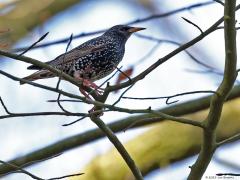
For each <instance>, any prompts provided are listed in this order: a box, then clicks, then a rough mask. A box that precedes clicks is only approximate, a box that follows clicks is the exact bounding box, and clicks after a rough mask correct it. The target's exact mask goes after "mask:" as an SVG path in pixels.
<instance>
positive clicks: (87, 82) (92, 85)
mask: <svg viewBox="0 0 240 180" xmlns="http://www.w3.org/2000/svg"><path fill="white" fill-rule="evenodd" d="M77 79H79V80H81V81H82V83H83V86H86V87H90V88H93V89H94V90H95V91H96V93H97V94H98V95H100V94H102V93H103V88H100V87H98V86H97V85H96V84H95V83H93V82H91V81H90V80H88V79H84V78H81V77H77Z"/></svg>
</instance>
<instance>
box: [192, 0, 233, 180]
mask: <svg viewBox="0 0 240 180" xmlns="http://www.w3.org/2000/svg"><path fill="white" fill-rule="evenodd" d="M235 7H236V0H226V1H225V7H224V34H225V68H224V77H223V80H222V83H221V84H220V86H219V88H218V89H217V93H218V94H217V95H216V94H215V95H213V97H212V99H211V105H210V110H209V114H208V117H207V119H206V120H205V122H204V124H205V127H206V128H205V129H204V132H203V144H202V148H201V151H200V154H199V156H198V158H197V161H196V162H195V164H194V165H193V166H192V167H191V172H190V174H189V177H188V179H189V180H198V179H199V180H200V179H201V177H202V176H203V173H204V172H205V170H206V169H207V167H208V164H209V163H210V161H211V158H212V156H213V153H214V151H215V147H216V128H217V125H218V123H219V120H220V117H221V112H222V107H223V104H224V102H225V100H226V98H227V97H228V95H229V93H230V91H231V89H232V87H233V85H234V82H235V79H236V77H237V71H236V64H237V52H236V28H235V23H236V22H235Z"/></svg>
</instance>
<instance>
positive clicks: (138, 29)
mask: <svg viewBox="0 0 240 180" xmlns="http://www.w3.org/2000/svg"><path fill="white" fill-rule="evenodd" d="M144 29H146V28H141V27H131V28H130V29H128V32H130V33H134V32H137V31H142V30H144Z"/></svg>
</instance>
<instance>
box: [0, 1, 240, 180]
mask: <svg viewBox="0 0 240 180" xmlns="http://www.w3.org/2000/svg"><path fill="white" fill-rule="evenodd" d="M199 3H201V4H199ZM194 4H198V5H199V6H197V7H192V8H186V9H185V10H182V11H181V12H178V13H174V14H173V15H170V16H166V17H163V18H154V19H149V20H147V21H144V22H140V23H134V24H133V26H139V27H145V28H147V29H146V30H145V31H141V32H139V33H138V34H137V35H134V36H132V37H131V38H130V39H129V41H128V42H127V44H126V52H125V56H124V59H123V61H122V62H121V64H120V66H122V70H129V69H130V70H132V71H133V73H132V74H131V77H134V76H136V75H137V74H139V73H140V72H142V71H143V70H144V69H146V68H147V67H148V66H150V65H151V64H152V63H154V62H156V61H157V60H158V59H159V58H161V57H163V56H165V55H166V54H168V53H170V52H171V51H173V50H174V49H176V48H177V47H178V46H177V45H176V44H172V43H166V42H164V41H163V42H161V41H156V40H151V39H149V38H143V37H142V35H144V36H147V37H152V38H155V39H159V40H171V41H175V42H178V43H180V44H184V43H186V42H188V41H189V40H191V39H193V38H194V37H196V36H197V35H199V33H200V32H199V30H198V29H197V28H196V27H194V26H192V25H191V24H189V23H187V22H186V21H184V20H183V19H182V17H184V18H187V19H189V20H191V21H192V22H194V23H196V24H197V25H198V26H199V27H200V28H201V29H202V30H203V31H204V30H206V29H207V28H209V27H210V26H211V25H212V24H213V23H215V22H216V21H217V20H218V19H219V18H220V17H222V15H223V6H222V5H220V4H219V3H216V2H214V1H206V0H193V1H173V0H172V1H167V0H68V1H67V0H61V1H57V0H41V1H39V0H12V1H11V0H0V30H1V33H0V48H1V49H4V50H8V51H11V52H16V50H17V49H19V48H22V47H28V46H30V45H31V44H33V43H34V42H36V41H37V40H38V39H39V38H40V37H41V36H43V35H44V34H45V33H47V32H49V34H48V35H47V37H46V38H44V40H43V41H41V42H40V43H39V44H38V45H41V44H45V43H49V42H53V41H57V40H61V39H68V38H69V37H70V35H71V34H73V36H76V35H79V34H82V33H88V32H95V31H99V30H106V29H108V28H110V27H111V26H114V25H117V24H126V23H129V22H132V21H135V20H138V19H142V18H145V17H149V16H152V15H155V14H162V13H166V12H170V11H173V10H176V9H180V8H184V7H189V6H192V5H194ZM238 17H239V13H237V17H236V18H237V19H238ZM99 35H100V34H99V33H98V34H94V35H92V36H84V37H81V38H74V39H73V40H72V43H71V46H70V49H71V48H73V47H76V46H78V45H79V44H81V43H83V42H85V41H86V40H89V39H91V38H93V37H96V36H99ZM66 46H67V42H64V43H56V44H54V45H51V46H46V47H42V48H35V49H31V50H30V51H28V52H27V53H26V54H25V55H26V56H28V57H31V58H35V59H37V60H41V61H43V62H44V61H49V60H52V59H54V58H55V57H56V56H58V55H59V54H62V53H64V52H65V50H66ZM188 51H189V52H190V53H191V54H192V55H193V56H194V57H195V58H196V59H198V60H199V61H201V62H203V63H205V64H207V65H209V66H211V67H214V69H209V68H206V67H204V66H202V65H200V64H199V63H196V62H195V61H193V59H192V58H191V57H189V56H188V55H187V54H186V53H185V52H181V53H180V54H178V55H176V56H174V57H173V58H171V60H169V61H167V62H166V63H164V64H162V65H161V66H159V68H157V69H156V70H154V71H153V72H152V73H151V74H150V75H148V76H147V77H146V78H144V79H143V80H142V81H140V82H138V83H137V84H136V85H135V86H134V87H133V88H131V89H130V90H129V91H128V92H127V94H126V96H131V97H156V96H169V95H174V94H177V93H182V92H187V91H197V90H215V89H216V88H217V87H218V85H219V83H220V82H221V80H222V72H223V66H224V38H223V30H217V31H215V32H213V33H212V34H210V35H209V36H207V37H206V38H204V39H203V40H202V41H200V42H198V43H197V44H196V45H194V46H193V47H191V48H189V49H188ZM28 65H29V64H27V63H23V62H20V61H15V60H13V59H8V58H4V57H0V68H1V70H3V71H6V72H8V73H10V74H13V75H15V76H17V77H24V76H26V75H29V74H30V73H31V71H28V70H26V67H27V66H28ZM104 80H106V79H103V80H100V81H98V82H97V84H101V83H102V82H103V81H104ZM116 80H117V75H116V76H115V77H114V78H113V79H111V80H110V83H111V84H115V83H116ZM57 81H58V79H57V78H53V79H49V80H39V81H38V83H42V84H45V85H49V86H52V87H55V86H56V84H57ZM0 82H1V85H0V96H1V97H2V99H3V101H4V102H5V104H6V106H7V107H8V109H9V110H10V111H11V112H40V111H60V108H59V107H58V105H57V103H49V102H47V100H54V99H56V98H57V96H58V94H56V93H53V92H48V91H46V90H42V89H39V88H36V87H33V86H30V85H23V86H19V83H18V82H15V81H12V80H10V79H8V78H6V77H4V76H2V75H0ZM60 86H61V89H64V90H66V91H68V92H71V93H74V94H79V91H78V89H77V88H76V87H75V86H73V85H72V84H70V83H68V82H61V84H60ZM121 92H122V91H120V92H116V93H113V94H112V95H111V96H110V97H109V99H108V101H107V103H108V104H111V103H113V102H115V101H116V100H117V99H118V97H119V96H120V95H121ZM203 96H206V94H194V95H193V94H192V95H188V96H182V97H179V98H178V100H179V102H178V103H182V102H185V101H188V100H192V99H196V98H199V97H203ZM63 106H64V107H65V108H66V109H67V110H69V111H72V112H84V113H86V112H87V111H88V110H89V109H91V106H90V105H86V104H82V103H63ZM118 106H120V107H128V108H147V107H149V106H151V107H152V108H153V109H159V108H163V107H166V106H167V105H166V103H165V100H152V101H136V100H135V101H134V100H126V99H123V100H122V101H121V102H120V103H119V104H118ZM234 107H236V108H237V106H234ZM4 114H5V111H4V109H3V108H2V107H0V115H4ZM126 117H129V115H128V114H124V113H117V112H109V113H105V114H104V116H103V118H102V119H103V120H104V122H106V123H110V122H114V121H117V120H120V119H124V118H126ZM204 117H205V116H204V114H201V113H200V114H198V119H200V120H202V119H204ZM232 117H233V118H234V119H235V120H236V119H237V118H239V117H238V116H237V115H235V116H232ZM226 119H227V120H229V119H228V117H227V116H226ZM74 120H76V118H73V117H70V118H69V117H63V116H39V117H22V118H8V119H1V120H0V138H1V147H0V159H1V160H3V161H8V160H12V159H14V158H16V157H20V156H24V155H27V154H28V153H30V152H32V151H35V150H38V149H41V148H43V147H45V146H48V145H51V144H53V143H55V142H58V141H60V140H62V139H64V138H67V137H71V136H73V135H77V134H80V133H84V132H87V131H89V130H91V129H95V128H96V126H95V125H94V124H93V123H92V122H90V120H89V119H84V120H83V121H80V122H78V123H76V124H73V125H72V126H67V127H63V126H62V124H65V123H69V122H72V121H74ZM229 121H230V120H229ZM157 126H159V128H160V129H159V130H158V131H162V130H161V128H162V129H163V127H164V129H163V131H162V132H165V131H166V132H168V130H167V128H168V126H169V127H170V128H171V123H170V125H168V124H166V123H165V124H163V126H162V125H161V124H159V125H157ZM161 126H162V127H161ZM185 126H186V125H184V126H183V125H182V126H181V127H185ZM236 126H239V124H238V125H236ZM153 127H154V125H153V126H146V127H141V128H136V129H133V130H127V131H126V132H121V133H118V134H117V135H118V137H119V138H120V140H121V141H122V142H123V143H127V142H134V140H137V139H135V138H137V137H141V135H144V133H147V132H149V131H151V128H153ZM181 127H178V128H181ZM181 130H182V129H181ZM181 130H180V131H181ZM169 131H171V129H169ZM180 131H179V132H180ZM193 131H195V129H194V130H193ZM236 131H238V132H239V131H240V129H238V130H236ZM176 132H178V130H176ZM171 133H174V132H168V133H167V134H168V136H164V138H163V137H161V136H160V135H159V134H155V135H154V134H152V136H153V137H155V138H153V139H149V140H152V141H154V140H155V139H161V140H162V141H161V143H164V142H165V141H172V142H173V143H174V140H176V139H181V135H180V134H179V135H176V136H174V135H171ZM157 137H158V138H157ZM192 138H194V137H192ZM192 141H194V139H193V140H192ZM196 141H198V139H196ZM157 143H158V140H156V142H153V144H156V146H157ZM184 143H185V144H184ZM184 143H181V146H184V147H186V145H187V144H188V141H187V142H184ZM146 146H147V143H146ZM179 146H180V145H179ZM112 148H113V146H112V144H111V143H110V142H109V141H108V139H106V138H102V139H100V140H97V141H93V142H91V143H88V144H86V145H84V146H80V147H74V148H73V149H70V150H68V151H65V152H64V153H63V154H61V155H59V156H57V157H54V158H52V159H49V160H46V161H43V162H40V163H36V164H34V165H32V166H29V167H26V170H28V171H30V172H31V173H33V174H35V175H38V176H40V177H42V178H51V177H58V176H63V175H66V174H73V173H77V172H85V173H86V171H85V170H86V169H87V168H86V166H87V167H90V166H91V163H92V162H95V160H96V159H97V157H102V156H107V154H108V153H110V152H111V151H110V150H111V149H112ZM135 148H138V147H135ZM166 148H169V149H174V146H173V147H171V146H170V145H169V146H168V147H166ZM198 148H199V147H198ZM239 148H240V145H239V143H238V142H236V143H233V144H230V145H226V146H224V147H221V148H220V149H219V150H218V151H217V152H216V153H215V156H214V158H213V160H212V162H211V163H210V165H209V167H208V169H207V171H206V173H205V176H204V177H206V176H210V175H215V174H216V173H224V172H235V173H237V172H240V164H239V161H240V156H239ZM137 150H138V151H141V148H140V149H137ZM151 150H153V151H156V150H157V149H155V147H152V148H149V150H148V154H149V156H150V154H151V153H153V152H152V151H151ZM186 151H187V150H186ZM171 152H172V153H173V154H174V153H175V152H174V151H171ZM157 153H158V154H161V153H162V154H163V155H162V156H164V152H163V151H162V150H161V148H160V150H159V151H158V152H157ZM190 154H191V153H190ZM193 154H194V153H193ZM193 154H191V155H188V156H185V157H183V156H182V157H181V158H179V160H178V159H175V160H172V161H171V160H166V162H165V163H164V162H161V163H160V162H159V167H156V166H154V168H149V169H148V170H147V172H146V176H145V179H146V180H157V179H166V180H167V179H173V180H174V179H186V177H187V175H188V174H189V172H190V169H189V168H188V167H189V166H191V165H192V164H193V163H194V162H195V160H196V156H192V155H193ZM116 156H118V155H116ZM165 156H167V155H165ZM118 158H119V157H118ZM144 158H146V160H147V157H142V159H144ZM93 159H94V160H93ZM156 159H158V158H157V157H156ZM98 160H99V159H98ZM117 160H119V159H112V160H110V161H113V162H114V161H117ZM119 161H121V160H119ZM172 162H174V163H172ZM102 163H103V164H104V163H108V162H106V160H103V162H102ZM120 163H122V164H124V163H123V162H120ZM145 163H148V161H146V162H145ZM149 163H150V162H149ZM155 163H156V162H155ZM100 164H101V163H100ZM156 164H157V163H156ZM99 166H100V165H99ZM104 166H105V165H104ZM149 166H150V167H151V166H152V165H151V164H149ZM95 168H97V167H95ZM96 171H97V170H96ZM109 171H110V170H109ZM105 173H106V172H105ZM93 174H94V172H93ZM95 174H96V173H95ZM110 174H111V173H110ZM84 176H85V175H83V176H80V177H78V178H79V179H85V178H86V177H87V176H86V177H84ZM100 177H101V175H96V177H95V178H96V179H97V178H98V179H101V178H102V179H107V178H106V177H107V175H106V177H105V178H104V177H101V178H100ZM2 178H3V179H6V180H15V179H22V180H25V179H26V180H27V179H31V178H30V177H29V176H26V175H24V174H18V173H16V174H10V175H7V176H4V177H2ZM86 179H91V178H90V177H88V178H86ZM92 179H94V178H93V177H92ZM110 179H111V178H110Z"/></svg>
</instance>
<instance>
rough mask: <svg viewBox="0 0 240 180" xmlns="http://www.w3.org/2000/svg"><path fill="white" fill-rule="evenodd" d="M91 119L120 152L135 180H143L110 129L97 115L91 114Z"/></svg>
mask: <svg viewBox="0 0 240 180" xmlns="http://www.w3.org/2000/svg"><path fill="white" fill-rule="evenodd" d="M91 120H92V121H93V122H94V123H95V124H96V125H97V126H98V127H99V129H101V130H102V131H103V132H104V134H106V136H107V137H108V139H109V140H110V141H111V142H112V144H113V145H114V146H115V147H116V149H117V150H118V152H119V153H120V154H121V156H122V158H123V159H124V160H125V162H126V163H127V165H128V167H129V168H130V169H131V171H132V173H133V175H134V176H135V178H136V179H137V180H143V177H142V174H141V171H140V170H139V169H138V167H137V166H136V164H135V162H134V160H133V159H132V158H131V156H130V155H129V154H128V152H127V151H126V149H125V148H124V146H123V145H122V143H121V142H120V141H119V139H118V138H117V136H116V135H115V134H114V133H113V132H112V130H111V129H110V128H109V127H108V126H107V125H106V124H105V123H104V122H103V121H102V120H101V119H100V118H98V117H96V116H91Z"/></svg>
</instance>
